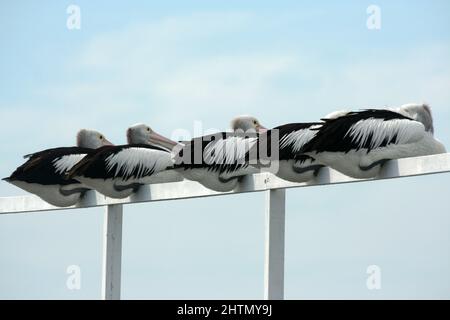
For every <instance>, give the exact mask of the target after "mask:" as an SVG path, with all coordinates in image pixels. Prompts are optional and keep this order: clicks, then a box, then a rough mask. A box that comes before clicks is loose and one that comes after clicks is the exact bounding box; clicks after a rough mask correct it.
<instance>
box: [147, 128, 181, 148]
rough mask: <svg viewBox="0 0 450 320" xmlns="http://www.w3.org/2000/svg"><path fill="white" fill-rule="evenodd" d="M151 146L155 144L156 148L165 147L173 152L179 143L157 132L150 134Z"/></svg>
mask: <svg viewBox="0 0 450 320" xmlns="http://www.w3.org/2000/svg"><path fill="white" fill-rule="evenodd" d="M149 142H150V144H153V145H155V146H159V147H163V148H165V149H168V150H172V148H173V147H174V146H176V145H177V144H178V143H176V142H175V141H173V140H170V139H168V138H166V137H164V136H162V135H160V134H158V133H156V132H152V133H150V139H149Z"/></svg>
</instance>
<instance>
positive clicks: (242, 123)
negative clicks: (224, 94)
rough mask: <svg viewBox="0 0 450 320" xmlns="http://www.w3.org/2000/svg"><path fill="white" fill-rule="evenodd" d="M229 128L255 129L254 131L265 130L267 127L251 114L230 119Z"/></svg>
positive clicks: (234, 129)
mask: <svg viewBox="0 0 450 320" xmlns="http://www.w3.org/2000/svg"><path fill="white" fill-rule="evenodd" d="M231 129H233V131H236V130H242V131H244V132H246V131H256V132H265V131H267V128H265V127H264V126H263V125H262V124H261V123H260V122H259V120H258V119H256V118H255V117H252V116H237V117H235V118H233V120H231Z"/></svg>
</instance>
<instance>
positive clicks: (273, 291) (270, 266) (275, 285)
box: [264, 189, 286, 300]
mask: <svg viewBox="0 0 450 320" xmlns="http://www.w3.org/2000/svg"><path fill="white" fill-rule="evenodd" d="M285 210H286V190H285V189H274V190H268V191H266V226H265V227H266V234H265V248H264V249H265V250H264V299H266V300H282V299H283V298H284V239H285V237H284V232H285Z"/></svg>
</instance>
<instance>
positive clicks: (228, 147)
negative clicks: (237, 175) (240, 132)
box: [203, 137, 257, 164]
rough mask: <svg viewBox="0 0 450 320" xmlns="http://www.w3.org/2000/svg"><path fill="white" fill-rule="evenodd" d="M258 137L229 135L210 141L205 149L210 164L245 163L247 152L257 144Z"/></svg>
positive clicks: (206, 158) (205, 157)
mask: <svg viewBox="0 0 450 320" xmlns="http://www.w3.org/2000/svg"><path fill="white" fill-rule="evenodd" d="M256 142H257V138H248V137H247V138H245V137H228V138H226V139H220V140H217V141H212V142H210V143H209V144H208V145H207V146H206V147H205V150H204V153H203V156H204V160H205V162H206V163H208V164H234V163H243V162H244V160H245V154H246V153H247V152H248V151H249V150H250V149H251V148H252V147H253V146H254V145H255V143H256Z"/></svg>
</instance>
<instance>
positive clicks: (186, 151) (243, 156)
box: [174, 132, 259, 192]
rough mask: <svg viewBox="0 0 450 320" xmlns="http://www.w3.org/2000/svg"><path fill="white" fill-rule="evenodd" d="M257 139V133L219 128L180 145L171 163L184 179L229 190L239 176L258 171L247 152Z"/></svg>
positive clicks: (216, 189)
mask: <svg viewBox="0 0 450 320" xmlns="http://www.w3.org/2000/svg"><path fill="white" fill-rule="evenodd" d="M256 142H257V137H256V133H253V134H252V135H251V136H249V135H247V134H237V133H230V132H219V133H216V134H213V135H208V136H203V137H198V138H194V139H192V140H191V141H188V142H186V143H185V144H184V145H182V146H181V145H180V146H179V152H178V153H175V154H174V162H175V165H174V167H175V169H176V170H177V171H178V172H180V173H181V174H182V175H183V177H185V178H186V179H189V180H194V181H197V182H199V183H201V184H202V185H203V186H205V187H207V188H209V189H212V190H215V191H220V192H227V191H231V190H233V189H234V188H235V187H236V186H237V184H238V182H239V179H240V177H242V176H244V175H247V174H252V173H256V172H258V171H259V170H258V169H256V168H254V167H252V166H250V165H249V162H248V152H249V150H250V149H251V148H252V147H253V146H254V145H255V144H256ZM175 149H176V148H175ZM175 149H174V150H175Z"/></svg>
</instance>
